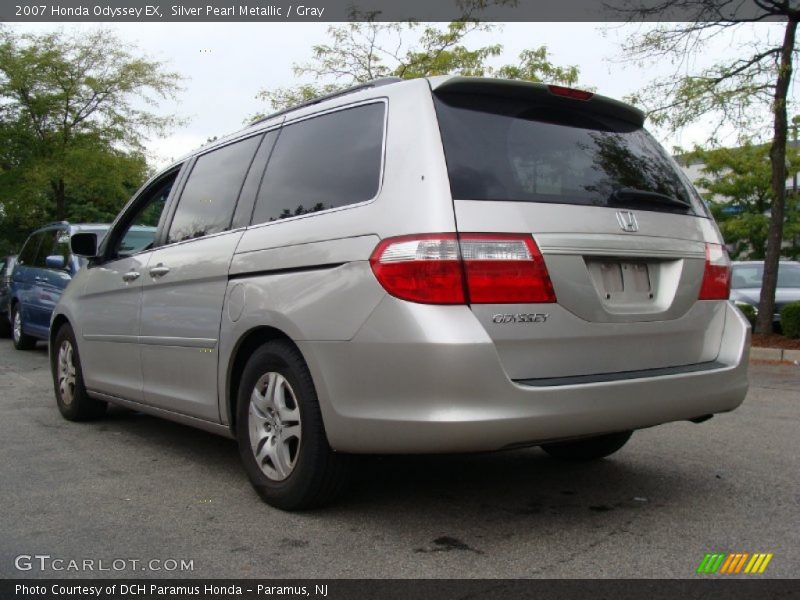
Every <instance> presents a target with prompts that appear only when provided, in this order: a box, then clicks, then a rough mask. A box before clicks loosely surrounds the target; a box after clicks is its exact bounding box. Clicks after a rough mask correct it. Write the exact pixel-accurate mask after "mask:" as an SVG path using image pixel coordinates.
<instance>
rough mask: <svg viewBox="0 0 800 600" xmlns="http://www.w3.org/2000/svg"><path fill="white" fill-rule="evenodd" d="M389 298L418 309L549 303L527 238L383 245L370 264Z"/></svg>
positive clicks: (439, 237)
mask: <svg viewBox="0 0 800 600" xmlns="http://www.w3.org/2000/svg"><path fill="white" fill-rule="evenodd" d="M370 265H371V266H372V271H373V272H374V273H375V277H376V278H377V279H378V281H379V282H380V284H381V285H382V286H383V287H384V289H386V291H387V292H389V293H390V294H391V295H392V296H396V297H397V298H401V299H403V300H409V301H411V302H420V303H424V304H466V303H471V304H511V303H520V304H522V303H532V302H555V301H556V295H555V292H554V291H553V285H552V283H551V282H550V276H549V275H548V274H547V268H546V267H545V264H544V259H543V258H542V255H541V253H540V252H539V248H538V247H537V246H536V243H535V242H534V241H533V238H532V237H531V236H530V235H518V234H501V233H497V234H495V233H466V234H461V235H458V236H457V235H456V234H452V233H441V234H426V235H414V236H404V237H397V238H388V239H386V240H383V241H382V242H381V243H380V244H378V247H377V248H375V251H374V252H373V253H372V257H371V258H370Z"/></svg>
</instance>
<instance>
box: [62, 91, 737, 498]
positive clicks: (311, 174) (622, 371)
mask: <svg viewBox="0 0 800 600" xmlns="http://www.w3.org/2000/svg"><path fill="white" fill-rule="evenodd" d="M642 124H643V115H642V113H641V112H639V111H638V110H636V109H634V108H632V107H630V106H627V105H625V104H622V103H620V102H616V101H614V100H611V99H608V98H605V97H602V96H599V95H596V94H592V93H588V92H583V91H579V90H573V89H568V88H562V87H557V86H547V85H542V84H531V83H522V82H517V81H503V80H490V79H478V78H468V77H434V78H430V79H417V80H412V81H403V82H401V81H399V80H397V81H396V80H380V81H376V82H372V83H369V84H365V85H362V86H358V87H356V88H351V89H349V90H346V91H344V92H341V93H338V94H334V95H331V96H327V97H324V98H319V99H317V100H314V101H311V102H308V103H306V104H303V105H301V106H298V107H296V108H294V109H290V110H287V111H283V112H281V113H278V114H275V115H272V116H270V117H267V118H266V119H263V120H261V121H258V122H256V123H254V124H252V125H251V126H249V127H247V128H246V129H244V130H242V131H239V132H237V133H235V134H233V135H231V136H228V137H227V138H225V139H223V140H219V141H216V142H215V143H214V144H213V145H210V146H205V147H203V148H201V149H200V150H198V151H197V152H195V153H192V154H191V155H189V156H188V157H186V158H185V159H183V160H180V161H178V162H177V163H175V164H174V165H172V166H171V167H169V168H167V169H166V170H164V171H163V172H161V173H160V174H158V175H157V176H155V177H154V178H153V179H151V180H150V181H149V182H148V183H147V184H145V186H144V187H143V188H142V189H141V190H140V191H139V192H138V193H137V194H136V195H135V196H134V198H133V199H132V200H131V201H130V203H129V204H128V205H127V206H126V207H125V209H124V210H123V211H122V213H121V214H120V215H119V217H118V218H117V219H116V221H115V222H114V224H113V225H112V227H111V229H110V230H109V233H108V234H107V235H106V237H105V239H104V240H103V243H102V244H101V245H100V246H99V248H98V244H97V239H96V236H95V235H94V234H91V233H79V234H76V235H74V236H73V237H72V241H71V243H72V249H73V251H74V252H75V253H77V254H80V255H82V256H85V257H89V258H90V262H89V267H88V268H86V269H83V270H82V271H80V272H79V273H78V274H77V276H76V277H75V279H74V281H73V282H72V283H71V284H70V286H69V287H68V289H67V291H66V293H65V294H64V296H63V298H62V299H61V302H60V303H59V305H58V307H57V308H56V310H55V313H54V316H53V320H52V327H51V334H50V335H51V345H50V348H51V363H52V371H53V377H54V380H55V391H56V397H57V401H58V407H59V409H60V410H61V412H62V414H63V415H64V416H65V417H66V418H67V419H72V420H79V419H87V418H92V417H96V416H98V415H100V414H101V413H102V412H103V411H104V409H105V407H106V403H107V402H111V403H114V404H119V405H122V406H127V407H131V408H134V409H136V410H140V411H143V412H148V413H152V414H154V415H159V416H163V417H166V418H169V419H174V420H176V421H179V422H182V423H186V424H190V425H194V426H196V427H200V428H202V429H206V430H209V431H213V432H217V433H220V434H223V435H227V436H230V437H235V438H236V439H237V440H238V444H239V448H240V452H241V458H242V460H243V462H244V466H245V469H246V471H247V474H248V476H249V477H250V480H251V481H252V483H253V485H254V486H255V488H256V489H257V490H258V492H259V493H260V494H261V496H262V497H263V499H264V500H266V501H267V502H269V503H270V504H273V505H274V506H278V507H281V508H285V509H297V508H303V507H309V506H312V505H318V504H320V503H322V502H324V501H326V500H329V499H330V498H331V497H332V496H333V495H334V494H335V493H336V492H337V491H338V489H339V488H340V487H341V485H342V482H343V481H344V479H345V472H346V466H347V464H348V455H349V454H353V453H433V452H468V451H480V450H500V449H504V448H515V447H523V446H532V445H540V446H541V447H542V448H543V449H544V450H545V451H547V452H548V453H549V454H551V455H553V456H556V457H559V458H567V459H592V458H600V457H603V456H607V455H609V454H611V453H612V452H614V451H616V450H618V449H619V448H620V447H622V445H623V444H624V443H625V442H626V441H627V440H628V438H629V437H630V435H631V432H632V431H633V430H635V429H639V428H643V427H649V426H652V425H657V424H660V423H666V422H669V421H677V420H694V421H698V422H699V421H701V420H704V419H706V418H708V417H709V416H710V415H712V414H714V413H720V412H725V411H730V410H732V409H734V408H736V407H737V406H738V405H739V404H740V403H741V402H742V400H743V398H744V396H745V392H746V389H747V373H746V369H747V352H748V337H749V335H750V334H749V328H748V325H747V321H746V320H745V319H744V318H743V317H742V316H741V314H740V313H739V312H738V311H737V310H736V309H735V308H734V307H733V306H732V305H731V304H730V303H729V302H728V301H727V298H728V291H729V284H730V264H729V260H728V257H727V254H726V252H725V250H724V247H723V246H722V240H721V238H720V234H719V232H718V230H717V227H716V226H715V224H714V221H713V220H712V219H711V217H710V216H709V213H708V211H707V210H706V208H705V207H704V205H703V203H702V201H701V200H700V198H699V197H698V195H697V192H696V191H695V190H694V189H693V188H692V186H691V184H690V183H688V181H687V180H686V179H685V177H684V176H683V175H682V173H681V172H680V171H679V170H678V168H677V167H676V166H675V164H674V162H673V161H672V160H671V158H670V157H669V156H668V155H667V154H666V153H665V152H664V150H662V148H661V147H660V146H659V145H658V144H657V143H656V142H655V141H654V140H653V138H652V137H651V136H650V135H649V134H648V133H647V132H646V131H645V130H644V129H643V128H642ZM137 225H139V226H141V225H157V227H156V228H155V229H154V230H152V233H151V235H152V240H147V243H144V242H143V241H142V240H141V239H139V238H138V237H137V240H136V243H135V244H134V243H128V242H127V241H126V239H127V237H128V236H129V235H131V234H130V232H131V231H135V230H132V227H134V226H137ZM138 232H139V233H137V234H136V235H137V236H141V233H140V232H141V227H140V228H138ZM131 248H132V249H133V250H130V249H131Z"/></svg>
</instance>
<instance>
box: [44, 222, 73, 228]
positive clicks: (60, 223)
mask: <svg viewBox="0 0 800 600" xmlns="http://www.w3.org/2000/svg"><path fill="white" fill-rule="evenodd" d="M53 225H69V221H53V222H52V223H48V224H47V225H42V227H40V228H39V229H42V228H44V227H52V226H53Z"/></svg>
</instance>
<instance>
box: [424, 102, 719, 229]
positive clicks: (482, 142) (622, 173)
mask: <svg viewBox="0 0 800 600" xmlns="http://www.w3.org/2000/svg"><path fill="white" fill-rule="evenodd" d="M435 103H436V110H437V115H438V119H439V127H440V129H441V134H442V141H443V144H444V149H445V156H446V159H447V169H448V173H449V176H450V187H451V190H452V193H453V198H455V199H458V200H506V201H508V200H510V201H517V202H552V203H561V204H583V205H591V206H614V207H619V206H624V207H626V208H637V209H641V210H654V211H663V212H677V213H680V214H698V215H702V216H705V215H706V212H705V210H704V208H703V206H702V202H701V201H700V200H699V198H698V197H697V196H696V195H695V194H693V190H690V189H689V188H688V187H687V185H686V183H685V180H684V179H683V177H682V175H681V173H680V170H679V169H678V168H677V167H676V165H675V163H674V162H673V160H672V158H671V157H670V156H669V155H667V153H666V152H664V150H663V149H662V148H661V146H660V145H659V144H658V143H657V142H656V141H655V140H654V139H653V138H652V137H651V136H650V134H648V133H647V132H646V131H645V130H644V129H642V128H641V127H637V126H635V125H632V124H630V123H627V122H625V121H621V120H617V119H614V118H611V117H607V116H601V115H596V114H589V113H585V112H581V111H577V110H575V109H573V108H569V109H565V108H563V107H555V106H545V105H537V104H535V103H532V102H531V101H527V100H522V99H518V98H504V97H495V96H478V95H466V94H439V95H437V96H436V97H435Z"/></svg>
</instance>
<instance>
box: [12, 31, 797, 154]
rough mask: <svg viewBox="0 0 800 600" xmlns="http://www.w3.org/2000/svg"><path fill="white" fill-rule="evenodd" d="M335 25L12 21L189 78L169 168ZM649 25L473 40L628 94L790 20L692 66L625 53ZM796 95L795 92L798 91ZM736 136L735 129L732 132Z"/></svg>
mask: <svg viewBox="0 0 800 600" xmlns="http://www.w3.org/2000/svg"><path fill="white" fill-rule="evenodd" d="M330 25H331V24H329V23H114V24H111V23H108V24H91V23H90V24H77V23H75V24H47V23H37V24H33V23H25V24H9V25H8V27H9V28H11V29H14V30H17V31H20V32H22V31H37V32H43V31H50V30H54V29H66V30H73V29H77V30H78V31H83V30H89V29H92V28H96V27H104V28H106V29H110V30H112V31H114V32H116V33H117V34H118V35H119V37H120V38H121V39H123V40H124V41H126V42H129V43H132V44H135V45H136V46H137V47H138V49H139V51H141V52H142V53H143V54H145V55H147V56H148V57H149V58H153V59H157V60H159V61H162V62H164V63H165V66H166V68H167V69H169V70H172V71H177V72H178V73H180V74H181V75H182V76H183V77H184V78H185V80H184V82H183V88H184V89H183V91H182V92H180V93H179V94H178V97H177V99H176V100H175V101H164V102H161V103H160V104H159V106H158V107H157V109H156V111H157V112H158V113H159V114H174V115H177V116H179V117H181V118H182V119H184V120H185V124H183V125H181V126H179V127H176V128H175V129H174V130H173V132H172V133H171V134H170V135H168V136H167V137H163V138H159V139H156V138H150V139H149V140H148V143H147V151H148V154H149V157H150V159H151V161H152V163H153V164H154V165H155V166H164V165H166V164H168V163H169V162H171V160H172V159H176V158H178V157H180V156H182V155H183V154H186V153H187V152H190V151H191V150H193V149H194V148H196V147H198V146H200V145H201V144H203V143H204V142H205V141H206V140H207V139H208V138H210V137H213V136H222V135H225V134H227V133H230V132H233V131H235V130H237V129H240V128H241V127H242V125H243V124H244V123H245V122H246V120H247V118H248V117H249V116H251V115H253V114H254V113H257V112H259V111H268V110H269V107H267V106H266V105H265V103H264V102H263V101H259V100H257V99H256V95H257V93H258V92H259V90H262V89H265V88H274V87H289V86H292V85H295V84H297V83H299V82H301V81H303V82H306V81H308V80H307V79H304V80H301V79H298V78H297V77H296V76H295V75H294V73H293V70H292V66H293V64H295V63H304V62H308V61H309V60H310V58H311V47H312V46H313V45H314V44H318V43H325V42H326V41H328V38H327V36H326V31H327V28H328V27H329V26H330ZM641 27H649V25H645V26H641V25H621V24H603V23H506V24H501V25H500V26H499V27H498V29H497V30H496V31H494V32H492V33H482V32H478V33H475V34H473V35H471V36H470V37H469V38H467V45H469V46H482V45H488V44H495V43H502V44H503V46H504V52H503V54H502V56H501V57H498V58H497V59H496V60H495V61H494V62H495V63H496V64H498V65H499V64H504V63H508V62H513V61H514V59H515V58H516V57H517V56H518V54H519V53H520V51H522V50H524V49H525V48H535V47H539V46H542V45H544V46H547V48H548V51H549V53H550V59H551V61H552V62H553V63H555V64H557V65H577V66H578V67H579V69H580V84H579V85H578V86H577V87H580V85H583V86H586V87H592V88H594V89H595V91H597V92H598V93H601V94H604V95H606V96H611V97H613V98H618V99H622V98H623V97H625V96H626V95H628V94H631V93H633V92H635V91H637V90H638V89H640V88H641V87H642V85H643V84H644V83H645V82H646V81H648V80H650V79H651V78H653V77H657V76H662V75H663V76H669V75H672V74H674V73H676V70H677V71H678V72H680V71H681V69H682V70H683V71H684V72H685V71H688V70H692V69H697V68H698V67H702V66H704V65H707V64H711V63H713V62H715V61H717V60H722V59H725V58H727V57H729V56H730V55H731V53H738V52H739V51H740V47H741V46H743V45H746V44H748V43H750V42H752V41H754V40H759V39H762V38H764V37H769V38H775V39H778V38H779V36H781V35H782V25H781V24H780V23H777V24H754V25H747V26H744V27H743V28H739V29H738V30H737V32H736V33H735V35H728V34H726V35H723V36H720V37H719V38H718V39H717V40H716V42H715V43H714V44H712V45H711V46H710V47H709V48H708V49H707V51H706V52H705V53H704V54H703V55H702V56H699V57H696V58H695V61H694V62H692V63H689V64H686V65H681V66H676V65H671V64H655V65H653V64H651V65H642V66H639V65H634V64H630V63H622V62H621V61H620V55H621V50H620V44H621V42H622V41H623V40H624V39H625V38H626V37H627V36H628V35H629V34H631V33H632V32H634V31H640V30H641V29H640V28H641ZM792 95H794V90H792ZM651 130H652V132H653V133H654V135H655V136H656V137H657V138H658V139H659V141H661V142H662V144H664V145H665V147H666V148H667V149H669V150H671V149H672V148H673V147H675V146H680V147H683V148H690V147H691V146H692V145H693V144H695V143H702V142H704V141H705V139H707V137H708V134H709V132H710V126H708V125H707V124H706V125H704V124H698V125H695V126H693V127H690V128H687V129H686V130H684V131H681V132H679V133H678V134H676V135H671V134H668V133H667V132H664V131H660V130H658V129H653V128H651ZM729 139H730V140H731V143H735V140H734V138H733V135H732V134H731V135H729Z"/></svg>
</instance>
